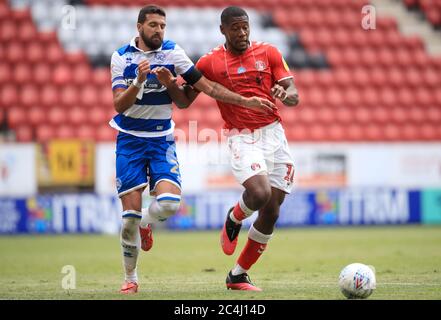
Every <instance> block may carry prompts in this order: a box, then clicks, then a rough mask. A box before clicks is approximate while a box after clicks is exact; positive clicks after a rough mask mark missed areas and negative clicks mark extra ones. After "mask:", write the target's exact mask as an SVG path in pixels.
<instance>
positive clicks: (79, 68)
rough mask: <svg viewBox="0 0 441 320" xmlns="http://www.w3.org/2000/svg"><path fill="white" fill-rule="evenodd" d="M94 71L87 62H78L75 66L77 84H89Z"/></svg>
mask: <svg viewBox="0 0 441 320" xmlns="http://www.w3.org/2000/svg"><path fill="white" fill-rule="evenodd" d="M91 78H92V73H91V69H90V67H89V66H88V65H87V64H85V63H82V64H78V65H76V66H75V67H74V68H73V82H74V83H75V84H77V85H86V84H87V85H89V84H90V79H91Z"/></svg>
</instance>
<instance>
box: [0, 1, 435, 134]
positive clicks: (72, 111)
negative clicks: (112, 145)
mask: <svg viewBox="0 0 441 320" xmlns="http://www.w3.org/2000/svg"><path fill="white" fill-rule="evenodd" d="M408 2H409V3H410V1H406V3H408ZM420 2H421V3H423V2H424V1H418V3H420ZM438 2H439V1H433V3H438ZM72 3H73V2H70V1H54V0H42V1H38V2H37V1H29V0H11V1H9V2H8V1H5V0H2V1H0V21H1V22H0V25H1V32H0V43H1V46H0V58H1V60H0V87H1V89H0V93H1V96H0V123H2V122H3V126H0V128H3V131H4V130H11V131H12V132H14V134H15V137H16V140H17V141H21V142H27V141H47V140H49V139H52V138H70V137H80V138H84V139H92V140H96V141H113V140H114V138H115V134H116V133H115V132H114V131H113V129H111V128H110V127H109V126H108V125H107V122H108V120H109V119H110V118H111V117H112V116H113V115H114V110H113V105H112V92H111V90H110V79H109V75H110V73H109V69H108V62H109V58H110V55H111V53H112V52H113V51H114V50H115V49H117V48H118V47H119V46H121V45H122V44H124V43H126V42H127V41H128V40H129V39H130V38H131V37H133V35H135V34H136V29H135V21H136V17H137V12H138V10H139V9H138V7H139V6H140V5H144V4H145V1H138V0H130V1H126V0H87V1H76V2H75V3H76V4H75V7H74V8H75V16H76V20H75V28H74V29H69V27H66V26H65V25H63V23H65V21H63V18H62V17H63V14H60V12H61V13H62V12H63V10H66V8H67V9H69V8H70V7H63V6H65V5H68V4H72ZM155 3H156V4H158V5H162V6H164V7H166V9H167V14H168V16H167V21H168V27H167V28H168V31H167V34H169V35H170V38H172V39H174V40H175V41H176V42H178V43H179V44H180V45H181V46H182V47H183V48H184V49H185V50H186V51H187V53H188V54H189V55H190V56H191V58H192V59H193V60H195V61H196V59H197V58H198V57H199V56H201V55H202V54H204V53H205V52H207V51H209V49H210V48H212V47H214V46H216V45H218V44H219V43H221V42H222V37H221V35H220V33H219V31H218V24H219V12H220V11H219V9H220V8H221V7H223V6H225V5H226V4H227V3H228V4H236V5H240V6H243V7H247V8H250V9H247V10H248V12H249V13H250V19H251V22H252V39H253V40H264V41H267V42H270V43H273V44H274V45H276V46H277V47H278V48H279V49H280V50H281V51H282V53H283V54H284V56H285V57H286V59H287V61H288V64H289V65H290V66H291V67H292V69H293V74H294V77H295V82H296V85H297V86H298V89H299V93H300V99H301V103H300V106H299V107H298V108H297V109H295V110H292V109H289V108H287V107H285V106H283V105H281V104H279V107H280V109H281V114H282V119H283V122H284V124H285V129H286V133H287V137H288V139H289V140H290V141H356V142H358V141H434V140H438V141H439V140H440V139H441V126H440V121H441V90H440V88H441V57H431V56H429V55H428V54H427V52H426V50H425V48H424V45H423V42H422V41H421V39H420V38H418V37H416V36H413V37H405V36H403V35H402V34H401V33H400V32H399V30H398V28H397V24H396V22H395V20H394V19H391V18H378V19H377V29H375V30H363V29H362V28H361V26H360V20H361V7H362V6H363V5H365V4H368V1H364V0H354V1H353V0H332V1H331V0H315V1H307V0H276V1H273V0H259V1H257V0H241V1H236V0H234V1H228V2H227V1H224V0H215V1H209V2H208V1H202V0H185V1H180V0H177V1H166V0H158V1H155ZM430 3H432V2H430ZM170 4H172V5H173V6H170ZM208 5H209V6H208ZM265 12H271V15H267V14H266V13H265ZM181 17H186V18H185V19H181ZM116 26H117V27H116ZM190 30H191V32H190ZM167 34H166V36H167ZM31 40H32V41H31ZM25 49H26V50H25ZM29 79H31V80H32V81H29ZM173 118H174V121H175V122H176V125H177V128H179V129H182V130H184V131H186V132H187V131H188V127H189V121H194V120H197V121H198V130H202V129H204V128H215V129H217V130H219V129H220V128H221V126H222V121H221V119H220V115H219V112H218V111H217V108H216V105H215V103H214V101H213V100H212V99H211V98H209V97H207V96H205V95H202V94H201V95H200V96H199V97H198V98H197V100H196V101H195V103H194V105H193V106H192V107H191V108H189V109H187V110H178V111H176V112H174V115H173ZM5 128H6V129H5Z"/></svg>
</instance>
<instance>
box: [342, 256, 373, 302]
mask: <svg viewBox="0 0 441 320" xmlns="http://www.w3.org/2000/svg"><path fill="white" fill-rule="evenodd" d="M338 285H339V287H340V290H341V292H342V293H343V294H344V295H345V297H346V298H348V299H365V298H367V297H369V296H370V295H371V294H372V292H373V291H374V289H375V287H376V285H377V281H376V279H375V272H374V268H373V267H372V266H367V265H365V264H362V263H351V264H350V265H347V266H346V267H344V268H343V270H342V271H341V272H340V277H339V279H338Z"/></svg>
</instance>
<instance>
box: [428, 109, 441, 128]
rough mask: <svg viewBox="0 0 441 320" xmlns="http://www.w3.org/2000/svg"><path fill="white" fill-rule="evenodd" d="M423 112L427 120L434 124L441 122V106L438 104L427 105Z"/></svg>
mask: <svg viewBox="0 0 441 320" xmlns="http://www.w3.org/2000/svg"><path fill="white" fill-rule="evenodd" d="M425 113H426V119H427V122H429V123H432V124H435V125H436V124H438V125H440V124H441V107H440V106H438V107H435V106H433V107H429V108H428V109H427V110H426V112H425Z"/></svg>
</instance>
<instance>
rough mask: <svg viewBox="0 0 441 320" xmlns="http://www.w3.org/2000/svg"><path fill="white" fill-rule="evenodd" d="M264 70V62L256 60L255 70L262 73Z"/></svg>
mask: <svg viewBox="0 0 441 320" xmlns="http://www.w3.org/2000/svg"><path fill="white" fill-rule="evenodd" d="M265 68H266V64H265V62H263V61H260V60H257V61H256V69H257V70H258V71H263V70H265Z"/></svg>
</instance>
